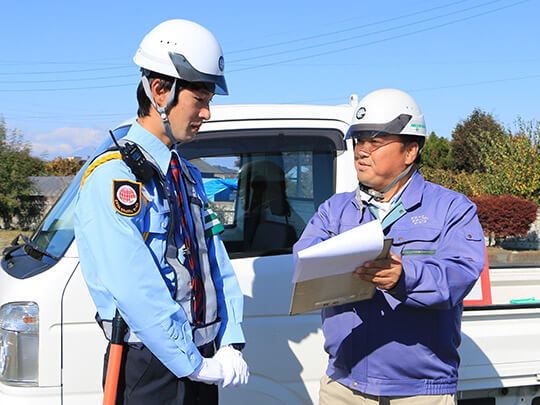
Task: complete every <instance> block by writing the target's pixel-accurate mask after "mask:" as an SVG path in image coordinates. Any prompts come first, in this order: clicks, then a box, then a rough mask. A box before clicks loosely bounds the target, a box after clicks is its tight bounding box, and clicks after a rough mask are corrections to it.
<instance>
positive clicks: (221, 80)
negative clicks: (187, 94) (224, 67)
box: [169, 52, 229, 96]
mask: <svg viewBox="0 0 540 405" xmlns="http://www.w3.org/2000/svg"><path fill="white" fill-rule="evenodd" d="M169 57H170V58H171V60H172V62H173V64H174V67H175V68H176V71H177V72H178V75H179V76H180V79H182V80H185V81H186V82H202V83H204V84H205V86H206V87H207V88H208V90H209V91H211V92H212V93H214V94H219V95H222V96H226V95H228V94H229V90H228V89H227V83H226V82H225V77H224V76H223V75H212V74H209V73H203V72H200V71H198V70H197V69H195V68H194V67H193V66H192V65H191V63H189V62H188V60H187V59H186V58H185V56H184V55H180V54H179V53H173V52H169ZM222 60H223V57H221V59H220V61H219V63H220V64H221V63H223V62H222Z"/></svg>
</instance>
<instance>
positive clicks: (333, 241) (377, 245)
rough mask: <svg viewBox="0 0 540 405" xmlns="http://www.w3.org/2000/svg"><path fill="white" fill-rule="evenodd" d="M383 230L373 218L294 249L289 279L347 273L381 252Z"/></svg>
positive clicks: (299, 279)
mask: <svg viewBox="0 0 540 405" xmlns="http://www.w3.org/2000/svg"><path fill="white" fill-rule="evenodd" d="M383 244H384V234H383V231H382V227H381V223H380V222H379V221H377V220H374V221H371V222H368V223H367V224H363V225H360V226H357V227H356V228H353V229H351V230H349V231H347V232H343V233H340V234H339V235H336V236H334V237H333V238H330V239H327V240H325V241H323V242H321V243H318V244H316V245H313V246H310V247H308V248H306V249H304V250H301V251H299V252H298V262H297V264H296V269H295V271H294V276H293V279H292V281H293V283H298V282H300V281H306V280H312V279H316V278H321V277H327V276H332V275H336V274H343V273H351V272H353V271H354V269H356V268H357V267H359V266H361V265H362V264H364V263H365V262H367V261H369V260H373V259H375V258H376V257H377V256H378V255H379V253H381V251H382V249H383Z"/></svg>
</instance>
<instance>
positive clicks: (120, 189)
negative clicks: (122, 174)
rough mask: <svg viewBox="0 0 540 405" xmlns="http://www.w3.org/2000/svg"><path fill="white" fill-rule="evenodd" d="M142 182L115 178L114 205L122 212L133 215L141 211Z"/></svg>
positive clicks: (129, 215)
mask: <svg viewBox="0 0 540 405" xmlns="http://www.w3.org/2000/svg"><path fill="white" fill-rule="evenodd" d="M141 188H142V185H141V183H138V182H134V181H130V180H113V206H114V209H115V210H116V211H118V212H119V213H120V214H122V215H125V216H128V217H133V216H135V215H137V214H138V213H139V212H140V211H141Z"/></svg>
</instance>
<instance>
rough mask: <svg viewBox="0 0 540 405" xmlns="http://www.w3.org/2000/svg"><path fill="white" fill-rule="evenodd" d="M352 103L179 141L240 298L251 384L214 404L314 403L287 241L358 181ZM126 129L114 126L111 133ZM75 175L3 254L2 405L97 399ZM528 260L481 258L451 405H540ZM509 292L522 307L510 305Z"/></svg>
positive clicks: (537, 312) (535, 286)
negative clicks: (214, 216) (197, 174)
mask: <svg viewBox="0 0 540 405" xmlns="http://www.w3.org/2000/svg"><path fill="white" fill-rule="evenodd" d="M355 103H357V97H356V96H351V100H350V103H349V104H346V105H340V106H308V105H224V106H216V107H213V108H212V119H211V120H210V121H208V122H206V123H205V124H204V125H203V127H202V128H201V131H200V133H199V135H198V136H197V138H196V139H195V141H194V142H192V143H190V144H186V145H184V146H182V150H181V153H182V155H183V156H184V157H186V158H187V159H189V160H190V161H192V162H193V163H194V164H196V165H197V166H198V167H199V168H200V170H201V172H202V174H203V177H204V181H205V185H206V186H207V192H208V194H209V198H210V199H211V200H212V201H213V202H212V204H213V205H214V209H215V211H217V212H218V213H219V215H220V217H221V219H222V222H223V223H224V225H225V228H226V230H225V232H224V234H223V239H224V241H225V243H226V246H227V248H228V251H229V254H230V257H231V259H232V263H233V266H234V268H235V271H236V274H237V276H238V280H239V282H240V285H241V288H242V290H243V293H244V295H245V309H244V330H245V333H246V338H247V341H248V344H247V346H246V348H245V350H244V356H245V358H246V360H247V362H248V364H249V366H250V370H251V378H250V381H249V384H248V385H247V386H245V387H242V388H235V389H224V390H221V391H220V396H221V403H222V404H257V405H270V404H272V405H274V404H286V405H297V404H298V405H300V404H302V405H306V404H316V403H318V388H319V379H320V377H321V376H322V374H323V373H324V371H325V367H326V363H327V356H326V354H325V353H324V351H323V336H322V332H321V323H320V316H319V313H317V312H309V313H305V314H302V315H296V316H289V304H290V299H291V292H292V283H291V277H292V274H293V260H292V255H291V247H292V244H293V243H294V242H295V240H296V238H297V237H298V236H299V235H300V233H301V232H302V230H303V227H304V225H305V223H306V222H307V221H308V220H309V218H310V217H311V216H312V215H313V213H314V212H315V210H316V209H317V207H318V205H319V204H320V203H321V202H323V201H324V200H325V199H327V198H328V197H329V196H330V195H332V194H333V193H335V192H341V191H348V190H352V189H354V188H355V187H356V174H355V172H354V167H353V152H352V144H351V143H350V141H345V140H344V135H345V133H346V131H347V128H348V126H349V123H350V120H351V117H352V113H353V109H354V106H355ZM128 127H129V124H126V125H122V126H120V127H118V128H117V129H116V130H115V135H116V137H117V138H121V137H122V136H124V135H125V133H126V132H127V129H128ZM109 144H110V142H105V143H104V145H102V146H101V147H100V148H99V149H98V150H97V151H96V153H100V152H101V151H103V150H104V149H106V148H107V147H108V146H109ZM90 160H91V159H89V161H90ZM87 165H88V163H87ZM85 169H86V166H85V167H83V168H82V170H81V172H80V173H79V174H78V175H77V176H76V177H75V179H74V181H73V183H72V184H71V186H70V187H69V188H68V189H67V190H66V191H65V193H64V194H63V196H62V197H61V198H60V199H59V201H58V203H57V204H56V205H55V206H54V207H53V209H52V210H51V211H50V212H49V214H48V215H47V217H46V218H45V220H44V221H43V223H42V224H41V225H40V227H39V228H38V229H37V231H36V232H35V233H34V235H33V236H32V237H31V238H29V239H23V238H21V240H19V241H18V242H17V243H16V244H14V246H12V247H11V248H8V249H7V250H6V251H5V252H4V256H3V258H2V261H1V267H2V269H1V270H0V404H1V405H28V404H38V403H39V404H40V405H60V404H63V405H72V404H73V405H86V404H92V405H94V404H98V403H101V400H102V388H101V380H102V362H103V353H104V350H105V345H106V341H105V338H104V336H103V333H102V332H101V330H100V329H99V327H98V326H97V324H96V322H95V320H94V316H95V312H96V311H95V307H94V305H93V303H92V301H91V299H90V295H89V294H88V291H87V288H86V285H85V283H84V280H83V278H82V275H81V271H80V267H79V260H78V254H77V246H76V241H75V240H74V236H73V209H74V201H75V196H76V193H77V191H78V188H79V184H80V181H81V177H82V174H83V173H84V171H85ZM532 257H533V259H532V260H529V262H528V263H526V264H519V267H515V266H514V265H512V264H511V262H509V263H508V264H507V263H505V261H504V260H503V261H502V262H494V261H493V260H492V263H491V265H492V266H491V269H489V273H488V272H487V271H485V272H484V273H485V276H484V277H483V284H482V285H480V284H479V285H478V288H477V289H475V290H473V293H474V294H476V295H477V296H475V297H472V298H471V299H470V300H469V302H471V303H476V304H481V305H475V306H466V308H465V311H464V315H463V324H462V330H463V333H462V337H463V339H462V343H461V347H460V353H461V358H462V362H461V366H460V369H459V375H460V379H459V395H458V398H459V403H460V404H462V405H466V404H479V405H482V404H497V405H509V404H540V304H538V303H536V302H535V300H534V299H532V297H540V262H539V261H538V260H537V259H534V257H536V258H538V257H539V256H538V255H536V256H534V255H533V256H532ZM488 276H489V277H488ZM489 281H490V283H489ZM516 298H524V299H525V298H530V299H531V300H530V301H532V302H527V303H521V304H510V300H511V299H516Z"/></svg>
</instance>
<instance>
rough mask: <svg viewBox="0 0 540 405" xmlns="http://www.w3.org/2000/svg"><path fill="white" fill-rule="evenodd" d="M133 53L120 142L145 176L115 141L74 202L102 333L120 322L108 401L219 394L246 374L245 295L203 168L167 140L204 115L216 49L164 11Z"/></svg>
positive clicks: (195, 400) (185, 134)
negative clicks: (134, 80)
mask: <svg viewBox="0 0 540 405" xmlns="http://www.w3.org/2000/svg"><path fill="white" fill-rule="evenodd" d="M134 61H135V63H136V64H137V65H139V66H140V67H141V70H142V72H143V75H142V79H141V84H140V85H139V88H138V91H137V98H138V101H139V110H138V119H137V122H134V123H133V125H132V126H131V128H130V130H129V132H128V134H127V136H126V137H125V138H124V140H122V141H121V145H119V146H120V147H122V145H124V146H123V148H124V149H123V151H124V152H125V151H126V150H127V148H126V146H128V145H130V146H131V147H133V146H134V145H136V146H137V148H138V149H137V153H135V154H132V155H133V156H132V157H133V158H134V159H135V160H136V161H137V162H138V163H141V162H142V163H143V164H142V166H144V167H145V168H146V169H148V170H149V171H150V176H146V178H144V179H141V178H140V177H145V176H144V175H138V173H139V172H138V171H137V170H136V167H135V166H137V165H136V164H135V165H133V163H131V165H130V163H129V162H128V159H126V158H125V157H124V156H123V155H121V154H120V153H119V152H118V151H115V150H110V151H108V152H106V153H105V154H103V155H101V156H99V157H98V158H96V159H95V160H94V161H93V162H92V164H91V165H90V166H89V168H88V170H87V172H86V174H85V176H84V178H83V181H82V184H81V190H80V193H79V196H78V200H77V206H76V210H75V235H76V239H77V246H78V249H79V257H80V261H81V268H82V272H83V275H84V278H85V280H86V283H87V285H88V288H89V290H90V293H91V296H92V298H93V300H94V303H95V304H96V307H97V310H98V320H99V321H100V323H101V325H102V327H103V329H104V332H105V334H106V336H107V337H108V338H109V339H110V330H111V320H112V319H113V317H114V315H115V312H116V311H119V313H120V314H121V316H122V318H123V319H124V320H125V322H126V323H127V326H128V328H129V329H128V333H127V334H126V338H125V341H126V342H127V345H125V349H124V351H125V353H126V354H125V356H124V359H123V365H122V367H123V372H121V373H120V381H119V389H118V396H117V399H118V401H119V402H117V403H123V404H126V405H134V404H173V403H174V404H217V401H218V392H217V385H216V384H218V383H223V386H228V385H241V384H246V383H247V380H248V376H249V371H248V368H247V365H246V363H245V362H244V360H243V359H242V355H241V353H240V351H239V350H241V348H242V347H243V344H244V343H245V340H244V335H243V332H242V328H241V322H242V310H243V295H242V292H241V290H240V288H239V285H238V281H237V279H236V277H235V274H234V270H233V268H232V265H231V263H230V261H229V258H228V255H227V252H226V250H225V248H224V245H223V242H222V241H221V238H220V236H219V232H220V231H221V230H223V226H222V225H221V224H220V223H219V221H217V219H216V216H215V214H213V213H212V211H211V210H210V209H209V208H208V206H207V199H206V195H205V192H204V189H203V186H202V179H201V175H200V172H199V171H198V170H197V169H196V168H195V167H194V166H192V165H190V164H189V163H187V162H186V161H185V160H183V159H181V158H179V157H178V154H177V152H176V150H175V147H178V144H179V143H182V142H189V141H190V140H192V139H193V138H194V137H195V135H196V133H197V131H198V129H199V127H200V126H201V124H202V122H203V121H204V120H208V119H209V118H210V111H209V103H210V101H211V99H212V97H213V95H214V94H227V87H226V84H225V79H224V76H223V55H222V52H221V47H220V46H219V43H218V42H217V41H216V39H215V38H214V36H213V35H212V34H211V33H210V32H209V31H207V30H206V29H205V28H203V27H202V26H200V25H198V24H195V23H193V22H190V21H186V20H170V21H166V22H164V23H162V24H160V25H158V26H157V27H155V28H154V29H153V30H152V31H151V32H150V33H149V34H148V35H147V36H146V37H145V38H144V39H143V41H142V42H141V45H140V47H139V49H138V51H137V53H136V55H135V57H134ZM180 148H181V146H180ZM139 152H140V153H139ZM141 156H143V157H144V158H141ZM141 159H142V160H141ZM134 167H135V168H134ZM216 348H218V350H217V353H215V349H216ZM108 352H109V348H108V349H107V354H106V356H105V369H106V367H107V361H108V358H107V356H108ZM214 353H215V354H214ZM122 401H123V402H122Z"/></svg>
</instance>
